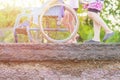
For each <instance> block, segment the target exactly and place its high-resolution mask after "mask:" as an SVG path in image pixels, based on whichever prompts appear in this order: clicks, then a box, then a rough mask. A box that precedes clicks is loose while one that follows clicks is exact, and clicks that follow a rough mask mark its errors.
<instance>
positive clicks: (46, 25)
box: [14, 0, 79, 43]
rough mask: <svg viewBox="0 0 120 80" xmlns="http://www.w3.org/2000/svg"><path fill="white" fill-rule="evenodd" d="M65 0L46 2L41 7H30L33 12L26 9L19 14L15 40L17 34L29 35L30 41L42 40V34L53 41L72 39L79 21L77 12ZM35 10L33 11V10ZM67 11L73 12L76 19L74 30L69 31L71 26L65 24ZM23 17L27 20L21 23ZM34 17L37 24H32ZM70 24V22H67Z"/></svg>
mask: <svg viewBox="0 0 120 80" xmlns="http://www.w3.org/2000/svg"><path fill="white" fill-rule="evenodd" d="M62 1H63V0H58V1H57V2H55V3H54V4H50V3H49V4H48V3H44V5H43V6H42V7H41V8H29V9H27V10H30V11H31V13H27V11H24V12H23V13H21V14H19V15H18V16H17V18H16V22H15V25H14V37H15V42H18V38H17V34H25V35H28V38H29V40H30V42H33V41H37V42H40V39H41V38H40V36H41V35H42V36H43V37H44V38H45V39H47V40H48V41H50V42H53V43H64V42H67V41H69V40H70V39H72V38H73V37H74V36H75V35H76V33H77V30H78V26H79V21H78V17H77V14H76V12H75V11H74V10H73V8H71V7H70V6H68V5H66V4H64V3H63V2H62ZM32 10H33V11H32ZM65 11H68V12H70V13H71V14H72V16H73V18H74V21H73V26H74V28H73V29H74V30H73V31H72V32H70V31H69V28H68V27H67V26H65V25H63V23H62V22H63V21H62V19H63V17H64V14H65ZM22 17H27V20H26V21H25V22H23V23H22V24H20V20H21V18H22ZM31 18H33V22H32V23H35V20H34V19H36V21H37V22H36V24H35V25H36V26H34V27H33V26H30V24H29V23H30V22H31V21H30V20H31ZM65 23H67V24H69V22H67V21H66V22H65Z"/></svg>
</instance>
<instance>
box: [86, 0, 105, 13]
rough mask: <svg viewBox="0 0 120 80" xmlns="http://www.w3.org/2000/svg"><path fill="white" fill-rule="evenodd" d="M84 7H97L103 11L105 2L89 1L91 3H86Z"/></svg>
mask: <svg viewBox="0 0 120 80" xmlns="http://www.w3.org/2000/svg"><path fill="white" fill-rule="evenodd" d="M84 8H85V9H86V8H87V9H88V8H90V9H96V10H99V11H101V10H102V8H103V3H102V2H101V1H96V2H93V3H89V4H85V5H84Z"/></svg>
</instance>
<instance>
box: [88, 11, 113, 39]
mask: <svg viewBox="0 0 120 80" xmlns="http://www.w3.org/2000/svg"><path fill="white" fill-rule="evenodd" d="M88 16H89V17H90V18H91V19H92V20H93V21H95V22H96V23H97V24H99V25H100V26H102V27H103V28H104V30H105V33H106V34H105V36H104V38H103V41H106V40H107V39H108V38H110V37H111V36H113V34H114V32H113V31H112V30H111V29H110V28H109V27H108V26H107V24H106V23H105V22H104V21H103V19H102V18H101V17H100V16H99V14H97V13H95V12H91V11H88Z"/></svg>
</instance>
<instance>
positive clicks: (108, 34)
mask: <svg viewBox="0 0 120 80" xmlns="http://www.w3.org/2000/svg"><path fill="white" fill-rule="evenodd" d="M113 34H114V32H111V33H107V34H106V35H105V36H104V38H103V42H105V41H106V40H107V39H109V38H110V37H112V36H113Z"/></svg>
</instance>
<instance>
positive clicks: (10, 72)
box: [0, 61, 120, 80]
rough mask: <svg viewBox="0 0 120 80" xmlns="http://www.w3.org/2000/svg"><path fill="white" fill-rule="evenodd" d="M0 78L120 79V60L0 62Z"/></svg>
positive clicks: (26, 79)
mask: <svg viewBox="0 0 120 80" xmlns="http://www.w3.org/2000/svg"><path fill="white" fill-rule="evenodd" d="M0 80H120V61H43V62H0Z"/></svg>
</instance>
